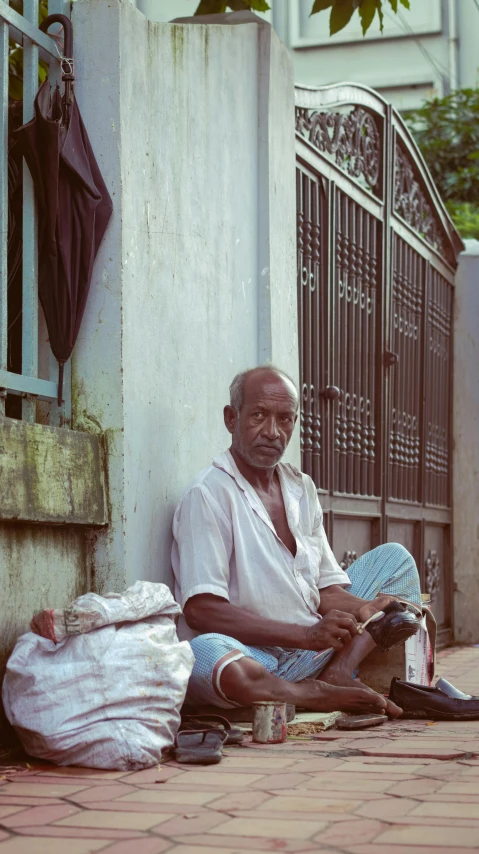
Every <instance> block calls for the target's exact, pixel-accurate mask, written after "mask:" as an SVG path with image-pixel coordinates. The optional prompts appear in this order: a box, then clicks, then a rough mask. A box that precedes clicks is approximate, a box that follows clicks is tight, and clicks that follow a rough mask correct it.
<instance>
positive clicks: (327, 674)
mask: <svg viewBox="0 0 479 854" xmlns="http://www.w3.org/2000/svg"><path fill="white" fill-rule="evenodd" d="M319 678H320V679H321V682H326V683H327V684H328V685H334V686H335V687H338V688H339V687H341V688H356V690H359V689H361V690H363V691H369V692H370V693H371V694H374V695H376V696H377V697H379V696H381V697H382V694H378V693H377V692H376V691H373V689H372V688H370V687H369V686H368V685H365V684H364V683H363V682H361V681H360V680H359V679H353V677H352V676H350V675H349V674H348V673H346V672H345V671H343V670H341V669H340V668H337V667H332V666H329V667H325V669H324V670H323V672H322V673H321V674H320V677H319ZM383 699H384V701H385V704H386V705H385V711H386V714H387V715H388V716H389V717H390V718H400V717H401V715H402V711H403V710H402V709H401V708H400V707H399V706H396V703H393V702H392V700H389V699H387V698H386V697H383Z"/></svg>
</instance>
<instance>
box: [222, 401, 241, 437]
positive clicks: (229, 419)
mask: <svg viewBox="0 0 479 854" xmlns="http://www.w3.org/2000/svg"><path fill="white" fill-rule="evenodd" d="M223 416H224V419H225V427H226V429H227V431H228V433H234V429H235V424H236V419H237V417H238V413H237V412H236V409H233V407H232V406H229V405H228V406H225V408H224V409H223Z"/></svg>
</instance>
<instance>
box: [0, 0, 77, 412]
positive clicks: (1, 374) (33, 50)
mask: <svg viewBox="0 0 479 854" xmlns="http://www.w3.org/2000/svg"><path fill="white" fill-rule="evenodd" d="M58 12H60V13H63V14H67V15H69V3H68V2H65V0H49V2H48V13H49V14H54V13H58ZM38 13H39V0H23V15H20V14H18V12H16V11H15V10H14V9H13V8H12V7H11V6H10V5H9V3H8V2H6V0H0V87H1V88H0V140H1V143H0V416H4V415H5V401H6V397H7V394H9V395H17V396H20V397H21V398H22V406H21V417H22V420H23V421H27V422H30V423H34V422H35V421H36V418H37V401H47V402H48V403H50V404H51V405H50V407H49V413H48V422H49V423H50V424H66V423H68V420H69V418H68V415H67V413H68V412H69V408H70V383H69V373H68V371H69V365H65V401H64V403H63V405H62V406H61V407H58V406H57V404H56V398H57V375H58V364H57V362H56V360H55V359H54V358H53V354H51V353H50V354H49V371H48V373H49V374H50V378H49V379H41V378H40V377H39V376H38V374H39V360H38V352H39V332H38V330H39V302H38V245H37V229H38V222H37V212H36V205H35V194H34V189H33V182H32V178H31V176H30V172H29V170H28V168H27V166H26V163H25V162H23V214H22V306H21V312H22V341H21V354H22V358H21V373H15V372H13V371H11V370H8V323H9V318H8V219H9V215H8V121H9V98H8V91H9V38H10V39H13V40H14V41H15V42H16V43H17V44H19V45H22V46H23V123H26V122H28V121H30V120H31V119H32V118H33V115H34V99H35V95H36V93H37V91H38V88H39V81H38V63H39V60H40V59H43V60H44V61H45V62H46V63H47V64H48V66H49V77H50V79H51V80H52V81H56V80H60V77H61V66H60V54H59V51H58V48H57V45H56V43H55V42H54V41H53V40H52V38H50V37H49V36H48V35H46V34H45V33H43V32H42V31H41V30H40V29H39V27H38Z"/></svg>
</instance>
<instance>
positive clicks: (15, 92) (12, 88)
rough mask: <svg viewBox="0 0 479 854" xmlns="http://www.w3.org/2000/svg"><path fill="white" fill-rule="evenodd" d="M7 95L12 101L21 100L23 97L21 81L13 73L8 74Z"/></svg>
mask: <svg viewBox="0 0 479 854" xmlns="http://www.w3.org/2000/svg"><path fill="white" fill-rule="evenodd" d="M8 97H9V98H13V100H14V101H21V100H22V98H23V83H22V81H21V80H20V79H19V78H18V77H16V76H15V75H14V74H9V75H8Z"/></svg>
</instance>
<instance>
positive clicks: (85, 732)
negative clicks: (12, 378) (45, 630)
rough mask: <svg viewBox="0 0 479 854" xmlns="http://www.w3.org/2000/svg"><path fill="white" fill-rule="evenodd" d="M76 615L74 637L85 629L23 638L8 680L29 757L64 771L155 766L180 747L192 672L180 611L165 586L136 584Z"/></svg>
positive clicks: (86, 602) (91, 599) (12, 712)
mask: <svg viewBox="0 0 479 854" xmlns="http://www.w3.org/2000/svg"><path fill="white" fill-rule="evenodd" d="M53 613H58V612H53ZM60 613H61V612H60ZM74 613H76V614H77V616H78V619H77V620H72V619H67V621H66V622H67V625H68V626H69V629H67V632H69V631H71V630H73V631H75V632H82V631H83V632H84V633H76V634H70V633H68V634H66V635H65V636H64V637H63V639H62V640H60V641H59V642H58V643H57V644H55V643H54V641H53V640H50V639H47V638H45V637H41V636H40V635H38V634H34V633H33V632H28V633H27V634H25V635H23V636H22V637H20V638H19V639H18V641H17V644H16V646H15V649H14V651H13V653H12V655H11V657H10V659H9V661H8V664H7V672H6V675H5V680H4V683H3V703H4V706H5V712H6V715H7V718H8V720H9V721H10V723H11V724H12V725H13V726H14V727H15V729H16V731H17V734H18V736H19V738H20V740H21V742H22V744H23V746H24V748H25V750H26V751H27V752H28V753H29V754H30V755H31V756H36V757H39V758H40V759H47V760H49V761H51V762H54V763H56V764H57V765H85V766H88V767H91V768H109V769H115V770H121V771H123V770H137V769H140V768H148V767H150V766H151V765H154V764H156V763H157V762H159V760H160V758H161V754H162V751H164V750H165V749H166V748H168V747H170V746H171V745H172V744H173V741H174V737H175V735H176V731H177V729H178V725H179V721H180V709H181V705H182V703H183V700H184V697H185V693H186V688H187V685H188V679H189V676H190V674H191V670H192V668H193V661H194V657H193V653H192V650H191V647H190V645H189V643H187V642H186V641H183V642H181V643H180V642H179V641H178V638H177V635H176V628H175V617H176V616H177V615H178V614H179V613H180V608H179V606H178V605H177V603H176V602H175V601H174V599H173V597H172V595H171V593H170V591H169V589H168V587H166V585H164V584H153V583H152V582H147V581H137V582H136V584H135V585H133V587H130V588H129V589H128V590H127V591H126V592H125V593H124V594H123V595H122V596H119V595H117V594H113V593H109V594H107V595H106V596H104V597H102V596H97V595H96V594H94V593H87V594H86V595H85V596H80V597H79V598H78V599H76V600H75V602H73V603H72V605H71V606H70V607H69V608H68V609H67V614H69V615H72V614H74ZM125 621H130V622H125ZM57 622H58V621H57ZM60 622H61V620H60ZM87 626H92V627H93V626H95V628H93V629H92V630H88V629H87Z"/></svg>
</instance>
